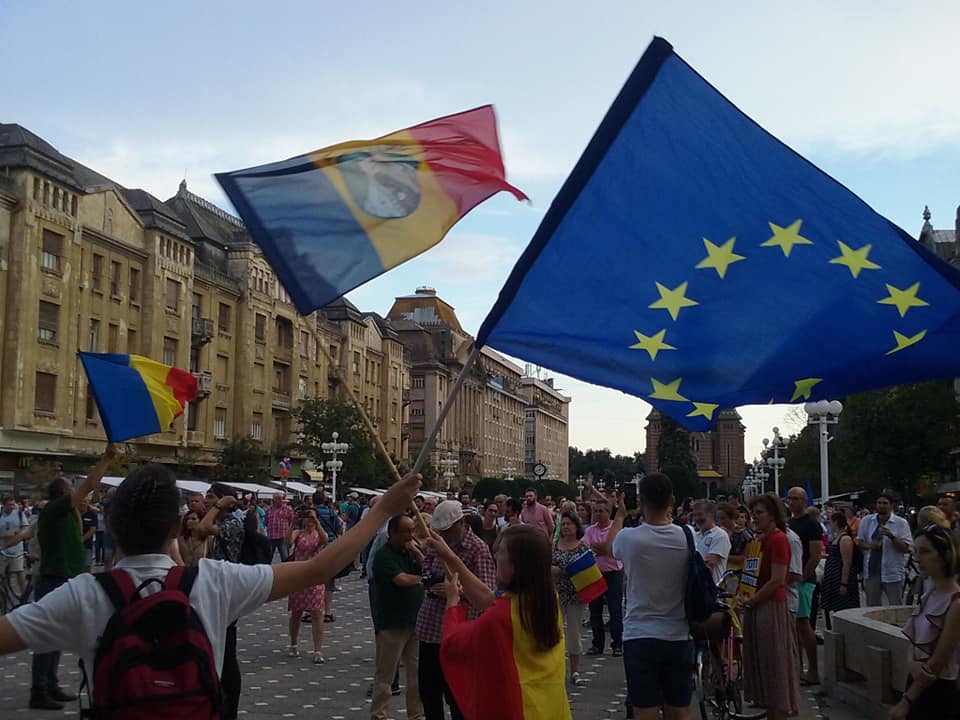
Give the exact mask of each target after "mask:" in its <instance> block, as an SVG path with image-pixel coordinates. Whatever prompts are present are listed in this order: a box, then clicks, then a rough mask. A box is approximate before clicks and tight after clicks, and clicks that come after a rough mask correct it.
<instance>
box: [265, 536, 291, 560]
mask: <svg viewBox="0 0 960 720" xmlns="http://www.w3.org/2000/svg"><path fill="white" fill-rule="evenodd" d="M270 546H271V548H272V549H273V550H275V551H279V553H280V562H286V561H287V558H288V557H290V549H289V548H288V547H287V541H286V540H284V539H283V538H274V539H271V540H270ZM270 560H271V561H273V552H271V553H270Z"/></svg>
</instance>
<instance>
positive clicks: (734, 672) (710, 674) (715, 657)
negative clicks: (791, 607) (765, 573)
mask: <svg viewBox="0 0 960 720" xmlns="http://www.w3.org/2000/svg"><path fill="white" fill-rule="evenodd" d="M737 575H739V571H736V570H728V571H727V572H725V573H724V574H723V576H722V577H721V578H720V581H719V582H718V583H717V587H718V588H719V591H720V592H719V597H720V599H721V601H726V600H731V599H732V598H733V593H729V592H726V591H725V590H724V589H723V587H724V584H725V583H726V581H727V579H728V578H730V577H735V576H737ZM721 605H722V608H723V609H722V610H721V611H719V612H716V613H714V614H713V615H712V616H711V617H710V618H708V619H707V621H706V622H705V623H702V624H701V625H698V626H694V627H693V628H691V631H692V633H693V636H694V641H695V643H696V655H695V658H694V687H695V691H696V697H697V703H698V705H699V708H700V717H701V718H702V720H761V718H765V717H767V711H766V710H763V709H762V708H758V709H756V710H752V709H751V710H749V711H747V712H745V711H744V707H743V705H744V703H743V657H742V654H741V653H742V645H743V628H742V626H741V624H740V617H739V615H737V612H736V610H735V609H734V607H733V605H732V604H730V603H729V602H721Z"/></svg>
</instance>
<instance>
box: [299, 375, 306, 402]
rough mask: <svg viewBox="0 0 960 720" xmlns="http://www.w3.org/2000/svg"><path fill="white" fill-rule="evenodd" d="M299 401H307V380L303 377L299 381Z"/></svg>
mask: <svg viewBox="0 0 960 720" xmlns="http://www.w3.org/2000/svg"><path fill="white" fill-rule="evenodd" d="M297 399H298V400H306V399H307V379H306V378H305V377H302V378H300V379H299V380H298V381H297Z"/></svg>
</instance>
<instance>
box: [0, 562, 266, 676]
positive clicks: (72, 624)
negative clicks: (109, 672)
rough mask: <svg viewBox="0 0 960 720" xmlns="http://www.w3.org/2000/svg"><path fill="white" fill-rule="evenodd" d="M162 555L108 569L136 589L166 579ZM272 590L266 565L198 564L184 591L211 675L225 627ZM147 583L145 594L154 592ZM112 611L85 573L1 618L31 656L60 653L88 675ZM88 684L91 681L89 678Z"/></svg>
mask: <svg viewBox="0 0 960 720" xmlns="http://www.w3.org/2000/svg"><path fill="white" fill-rule="evenodd" d="M173 564H174V563H173V560H171V559H170V557H169V556H168V555H131V556H129V557H125V558H123V559H121V560H119V561H118V562H117V563H116V564H115V565H114V567H115V568H123V569H124V570H126V571H128V572H129V573H130V575H131V576H132V578H133V584H134V585H136V586H138V587H139V585H140V583H142V582H143V581H144V580H147V579H148V578H152V577H166V571H167V570H169V569H170V568H172V567H173ZM272 587H273V569H272V568H271V567H270V566H269V565H239V564H236V563H228V562H223V561H222V560H208V559H206V558H203V559H202V560H200V571H199V573H198V574H197V579H196V581H195V582H194V584H193V589H192V590H191V591H190V606H191V607H192V608H193V609H194V610H195V611H196V612H197V615H198V616H199V617H200V620H201V622H202V623H203V627H204V629H205V630H206V632H207V637H208V638H209V639H210V645H211V646H212V647H213V656H214V660H215V662H216V665H217V674H218V675H219V674H220V673H221V672H222V671H223V653H224V644H225V642H226V635H227V626H228V625H230V623H232V622H233V621H235V620H237V619H238V618H240V617H242V616H244V615H248V614H250V613H251V612H253V611H254V610H256V609H257V608H258V607H260V606H261V605H263V604H264V603H265V602H266V601H267V598H268V597H269V595H270V590H271V588H272ZM159 589H160V586H159V585H158V584H156V583H151V584H150V585H149V586H148V588H146V590H145V592H156V591H157V590H159ZM113 614H114V607H113V603H112V602H111V601H110V598H109V597H107V594H106V593H105V592H104V591H103V588H101V587H100V583H98V582H97V580H96V578H95V577H94V576H93V575H90V574H89V573H87V574H84V575H78V576H77V577H75V578H73V579H71V580H70V581H69V582H67V583H66V584H65V585H61V586H60V587H58V588H57V589H56V590H54V591H53V592H51V593H50V594H48V595H45V596H43V597H42V598H41V599H40V600H37V601H36V602H34V603H30V604H29V605H23V606H21V607H19V608H17V609H16V610H14V611H13V612H12V613H10V614H9V615H7V618H8V619H9V620H10V624H11V625H12V626H13V629H14V630H15V631H16V633H17V635H18V636H19V637H20V639H21V640H22V641H23V643H24V644H25V645H26V646H27V647H28V648H30V650H32V651H33V652H52V651H54V650H65V651H67V652H75V653H78V654H79V655H80V657H81V658H83V662H84V665H85V666H86V667H87V668H88V672H90V673H92V672H93V659H94V655H95V654H96V648H97V640H98V638H99V637H100V636H101V635H102V634H103V631H104V629H105V628H106V626H107V622H108V621H109V620H110V618H111V617H113ZM90 679H91V681H92V680H93V677H92V675H91V678H90Z"/></svg>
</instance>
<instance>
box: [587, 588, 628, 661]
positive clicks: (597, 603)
mask: <svg viewBox="0 0 960 720" xmlns="http://www.w3.org/2000/svg"><path fill="white" fill-rule="evenodd" d="M603 579H604V580H606V581H607V591H606V592H605V593H604V594H603V595H601V596H600V597H598V598H597V599H596V600H593V601H592V602H591V603H590V629H591V630H592V631H593V646H594V647H595V648H597V650H603V647H604V642H605V638H606V635H605V634H604V631H603V606H604V604H606V606H607V611H608V612H609V613H610V647H613V648H618V647H620V646H622V645H623V570H611V571H610V572H605V573H603Z"/></svg>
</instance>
